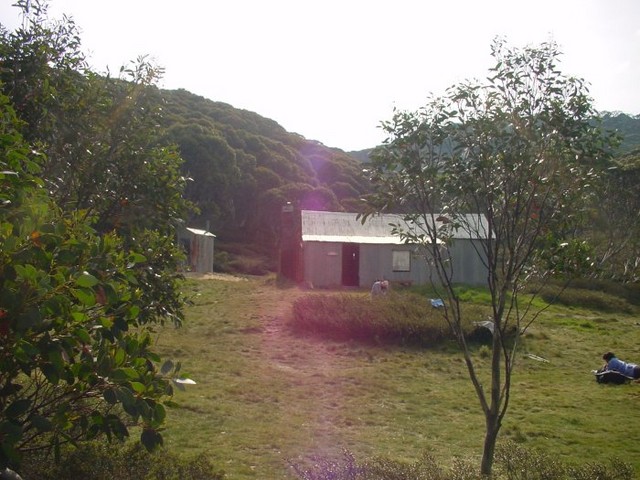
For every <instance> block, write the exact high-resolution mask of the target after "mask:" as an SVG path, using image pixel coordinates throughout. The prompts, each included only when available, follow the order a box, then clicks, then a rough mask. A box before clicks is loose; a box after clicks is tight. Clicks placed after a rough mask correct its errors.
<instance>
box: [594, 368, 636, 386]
mask: <svg viewBox="0 0 640 480" xmlns="http://www.w3.org/2000/svg"><path fill="white" fill-rule="evenodd" d="M595 376H596V382H598V383H613V384H615V385H621V384H623V383H627V382H629V381H630V380H631V379H630V378H629V377H625V376H624V375H623V374H621V373H620V372H616V371H614V370H598V371H596V372H595Z"/></svg>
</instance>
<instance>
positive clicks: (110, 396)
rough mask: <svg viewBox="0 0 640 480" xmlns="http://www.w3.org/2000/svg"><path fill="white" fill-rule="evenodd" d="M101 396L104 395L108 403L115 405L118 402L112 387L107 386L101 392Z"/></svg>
mask: <svg viewBox="0 0 640 480" xmlns="http://www.w3.org/2000/svg"><path fill="white" fill-rule="evenodd" d="M102 396H103V397H104V400H105V402H107V403H108V404H109V405H115V404H116V403H118V397H117V396H116V392H115V390H114V389H113V388H107V389H106V390H105V391H104V392H102Z"/></svg>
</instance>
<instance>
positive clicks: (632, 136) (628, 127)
mask: <svg viewBox="0 0 640 480" xmlns="http://www.w3.org/2000/svg"><path fill="white" fill-rule="evenodd" d="M602 125H603V127H604V128H606V129H607V130H614V131H615V132H617V133H618V134H619V135H620V136H621V137H622V142H621V143H620V147H619V151H620V152H622V153H626V152H630V151H631V150H633V149H635V148H638V146H640V116H639V115H635V116H631V115H627V114H625V113H618V114H616V113H610V112H603V113H602Z"/></svg>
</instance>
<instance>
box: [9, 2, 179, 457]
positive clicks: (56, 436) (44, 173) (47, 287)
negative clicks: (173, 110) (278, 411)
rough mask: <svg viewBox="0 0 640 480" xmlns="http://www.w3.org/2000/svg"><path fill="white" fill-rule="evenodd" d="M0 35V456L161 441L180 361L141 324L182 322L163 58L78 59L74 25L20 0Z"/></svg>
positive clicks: (175, 170) (173, 154) (174, 171)
mask: <svg viewBox="0 0 640 480" xmlns="http://www.w3.org/2000/svg"><path fill="white" fill-rule="evenodd" d="M17 4H18V6H19V7H20V8H22V11H23V14H24V15H25V17H24V19H25V20H24V23H23V27H22V28H19V29H18V30H16V31H15V32H9V31H7V30H5V29H2V31H1V32H0V54H1V61H2V67H3V68H2V69H1V70H0V90H1V91H2V93H0V121H1V122H2V123H1V125H0V245H1V248H0V339H1V341H0V345H1V346H0V467H2V466H6V465H9V464H17V463H19V460H20V456H21V454H22V453H23V452H25V451H29V450H33V449H44V448H53V451H54V452H59V449H60V445H61V444H62V443H64V442H74V441H77V440H81V439H90V438H95V437H97V436H99V435H106V436H107V437H109V438H118V439H122V438H125V437H126V436H127V435H128V434H129V431H128V428H129V426H130V425H140V426H141V427H142V429H141V431H142V433H141V440H142V442H143V443H144V444H145V446H147V447H149V448H153V447H154V446H156V445H158V444H159V443H162V436H161V428H162V424H163V421H164V418H165V409H164V406H163V402H164V401H165V400H166V399H168V398H169V397H170V396H171V394H172V388H173V386H174V385H178V386H181V385H182V384H181V383H180V382H178V383H174V382H175V381H177V380H176V378H177V372H178V371H179V370H180V366H179V364H173V363H172V362H170V361H167V362H162V361H161V359H160V358H159V357H158V356H157V355H156V354H155V353H154V351H153V349H152V341H151V328H152V327H153V326H154V325H155V324H158V323H163V322H172V323H174V324H176V325H179V324H180V323H181V321H182V307H183V303H184V299H183V298H182V295H181V293H180V289H179V282H180V279H181V277H180V275H179V274H178V273H177V270H176V267H177V265H178V263H179V262H180V260H181V254H180V252H179V250H178V249H177V247H176V245H175V226H176V225H177V224H178V223H179V221H180V218H181V217H182V215H183V214H184V213H185V211H186V208H187V207H188V204H187V203H186V202H185V200H184V199H183V196H182V192H183V188H184V184H185V179H184V178H183V177H182V176H181V174H180V164H181V159H180V156H179V155H178V154H177V151H176V150H175V149H174V148H172V147H171V146H166V145H163V144H161V143H160V142H159V139H160V138H161V132H160V131H159V130H158V129H157V114H158V107H159V103H158V97H157V93H158V91H157V89H155V87H153V85H152V83H153V81H154V79H155V78H157V73H158V72H157V69H156V68H155V67H153V66H152V65H150V64H148V63H146V62H144V61H141V62H138V63H135V64H134V65H133V66H132V67H131V68H128V69H123V73H124V74H125V76H126V77H127V78H128V81H125V80H120V79H110V78H108V77H100V76H99V75H96V74H93V73H92V72H90V71H88V70H86V69H85V65H84V62H83V58H82V55H81V53H80V50H79V39H78V37H77V32H76V29H75V26H74V25H73V22H72V21H71V20H70V19H68V18H65V19H63V20H62V21H61V22H58V23H55V22H50V21H49V20H48V19H47V18H46V4H45V3H42V2H38V1H37V0H36V1H29V2H26V1H19V2H18V3H17Z"/></svg>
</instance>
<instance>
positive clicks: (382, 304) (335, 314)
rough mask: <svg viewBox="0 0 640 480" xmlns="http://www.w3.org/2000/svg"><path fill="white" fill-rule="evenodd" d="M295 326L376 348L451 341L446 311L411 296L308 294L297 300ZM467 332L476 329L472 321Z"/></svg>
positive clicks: (472, 311) (473, 310)
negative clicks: (444, 315)
mask: <svg viewBox="0 0 640 480" xmlns="http://www.w3.org/2000/svg"><path fill="white" fill-rule="evenodd" d="M465 313H466V315H465V316H466V317H467V318H470V319H480V318H482V313H480V311H479V310H478V307H475V306H470V307H468V310H467V311H466V312H465ZM292 327H293V328H294V330H295V331H297V332H301V333H310V334H317V335H321V336H323V337H326V338H331V339H333V340H357V341H362V342H367V343H378V344H403V345H414V346H430V345H436V344H440V343H442V342H443V341H445V340H448V339H450V338H451V334H450V330H449V327H448V325H447V323H446V321H445V319H444V317H443V315H442V311H441V310H438V309H434V308H433V307H431V305H430V304H428V302H427V301H426V299H425V298H424V297H421V296H419V295H415V294H412V293H402V294H400V293H396V292H391V293H389V294H388V295H385V296H383V297H379V298H369V297H368V296H364V295H347V294H336V295H331V294H327V295H323V294H314V295H308V296H305V297H301V298H299V299H297V300H296V301H295V302H294V304H293V320H292ZM466 331H467V332H468V333H471V332H472V331H473V327H472V323H471V322H469V324H468V326H467V328H466Z"/></svg>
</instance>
